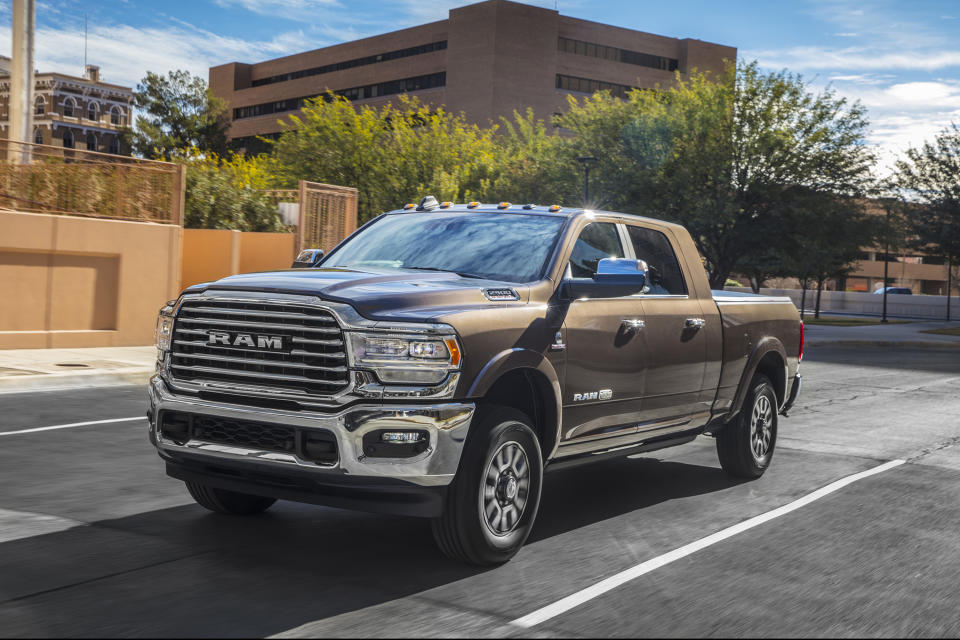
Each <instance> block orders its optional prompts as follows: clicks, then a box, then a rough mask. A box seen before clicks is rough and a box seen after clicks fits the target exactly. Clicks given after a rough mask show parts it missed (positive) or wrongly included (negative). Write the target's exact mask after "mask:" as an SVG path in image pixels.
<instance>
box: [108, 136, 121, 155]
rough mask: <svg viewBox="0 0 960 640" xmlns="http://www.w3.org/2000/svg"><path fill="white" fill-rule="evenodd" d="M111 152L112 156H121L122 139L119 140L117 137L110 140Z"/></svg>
mask: <svg viewBox="0 0 960 640" xmlns="http://www.w3.org/2000/svg"><path fill="white" fill-rule="evenodd" d="M109 151H110V153H112V154H113V155H115V156H118V155H120V138H118V137H116V136H114V137H112V138H110V148H109Z"/></svg>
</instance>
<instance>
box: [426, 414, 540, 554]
mask: <svg viewBox="0 0 960 640" xmlns="http://www.w3.org/2000/svg"><path fill="white" fill-rule="evenodd" d="M542 485H543V459H542V457H541V453H540V443H539V441H538V439H537V436H536V434H535V433H534V431H533V427H532V426H531V424H530V419H529V418H528V417H527V416H526V415H524V414H523V413H521V412H519V411H516V410H514V409H510V408H508V407H488V408H486V410H485V411H483V415H481V416H480V419H479V420H478V422H477V423H475V424H474V425H473V426H472V427H471V435H470V438H468V440H467V445H466V448H465V450H464V452H463V458H462V459H461V461H460V469H459V470H458V472H457V476H456V478H455V479H454V481H453V483H452V484H451V485H450V487H449V489H448V491H447V497H446V501H445V504H444V510H443V514H442V515H441V516H440V517H439V518H437V519H435V520H433V522H432V529H433V536H434V539H435V540H436V541H437V546H439V547H440V550H441V551H443V553H444V554H446V555H447V556H449V557H450V558H453V559H455V560H460V561H463V562H468V563H470V564H476V565H484V566H490V565H498V564H503V563H504V562H506V561H508V560H510V558H512V557H513V556H514V555H516V554H517V552H518V551H519V550H520V547H522V546H523V543H524V542H525V541H526V540H527V537H528V536H529V535H530V531H531V529H532V528H533V521H534V520H535V519H536V516H537V509H538V508H539V506H540V492H541V488H542Z"/></svg>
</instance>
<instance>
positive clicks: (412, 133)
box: [273, 93, 502, 222]
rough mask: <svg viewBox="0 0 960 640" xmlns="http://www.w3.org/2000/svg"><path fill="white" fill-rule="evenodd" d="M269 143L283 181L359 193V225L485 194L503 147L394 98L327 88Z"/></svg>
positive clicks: (455, 119)
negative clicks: (357, 96) (359, 98)
mask: <svg viewBox="0 0 960 640" xmlns="http://www.w3.org/2000/svg"><path fill="white" fill-rule="evenodd" d="M289 120H290V123H288V128H287V130H286V131H284V132H283V133H282V134H281V135H280V138H279V139H278V140H277V141H276V143H275V144H274V146H273V153H274V159H275V161H276V167H277V173H278V175H279V176H280V177H281V179H282V180H284V181H285V182H286V183H288V184H290V185H292V184H294V183H295V182H296V181H297V180H311V181H316V182H326V183H332V184H339V185H345V186H352V187H356V188H357V190H358V192H359V193H358V197H359V203H358V209H359V211H358V213H359V215H358V217H359V221H360V222H365V221H367V220H369V219H370V218H372V217H374V216H376V215H378V214H380V213H382V212H383V211H387V210H390V209H395V208H397V207H398V206H399V205H401V204H403V203H405V202H417V201H419V200H420V198H421V197H423V196H424V195H426V194H428V193H430V194H433V195H435V196H436V197H437V198H438V199H440V200H457V201H461V202H462V201H466V200H473V199H479V198H481V197H483V196H484V195H486V194H488V193H489V192H490V188H491V185H492V182H493V180H494V179H495V177H496V176H497V174H498V172H499V166H500V159H501V157H502V149H501V147H500V146H498V144H497V143H496V142H495V139H494V138H495V132H496V129H495V128H490V129H481V128H480V127H477V126H476V125H472V124H469V123H468V122H467V121H466V120H465V118H464V117H463V116H462V115H454V114H451V113H450V112H448V111H445V110H444V109H443V108H436V109H431V108H429V107H427V106H425V105H422V104H420V103H419V101H418V100H417V99H416V98H411V97H408V96H405V95H401V96H400V97H399V98H398V100H397V102H396V104H388V105H386V106H384V107H381V108H379V109H378V108H375V107H370V106H368V105H363V106H354V105H353V104H351V103H350V101H349V100H347V99H346V98H344V97H342V96H336V95H333V94H331V93H328V94H327V95H325V96H321V97H319V98H315V99H312V100H308V101H307V103H306V104H305V105H304V108H303V111H302V115H298V116H290V117H289Z"/></svg>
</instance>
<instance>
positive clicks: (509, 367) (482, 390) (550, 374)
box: [467, 347, 563, 459]
mask: <svg viewBox="0 0 960 640" xmlns="http://www.w3.org/2000/svg"><path fill="white" fill-rule="evenodd" d="M517 369H533V370H535V371H537V372H539V373H540V374H542V375H543V377H544V378H545V379H546V381H547V382H548V383H549V386H550V389H551V390H552V395H553V398H552V400H553V404H554V407H555V412H554V415H555V416H556V425H552V426H553V429H555V431H556V433H555V434H554V445H553V450H552V451H550V452H549V455H547V456H545V458H546V459H549V458H551V457H553V454H554V453H556V448H557V445H558V444H559V442H560V426H561V424H562V423H563V419H562V416H563V405H562V398H563V395H562V392H561V390H560V378H559V376H558V375H557V371H556V369H554V367H553V365H552V364H551V363H550V361H549V360H548V359H547V358H546V357H544V355H543V354H542V353H538V352H536V351H532V350H530V349H522V348H519V347H518V348H514V349H506V350H504V351H501V352H500V353H498V354H496V355H495V356H493V357H492V358H491V359H490V361H489V362H488V363H487V364H486V365H484V367H483V369H481V370H480V373H479V374H477V377H476V378H475V379H474V380H473V383H472V384H471V385H470V388H469V389H468V390H467V397H468V398H481V397H483V396H484V395H486V393H487V391H489V390H490V388H491V387H492V386H493V385H494V383H496V381H497V380H499V379H500V378H501V377H503V376H504V375H505V374H507V373H509V372H511V371H515V370H517ZM549 400H550V399H549V398H548V399H547V401H549Z"/></svg>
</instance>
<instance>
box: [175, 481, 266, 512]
mask: <svg viewBox="0 0 960 640" xmlns="http://www.w3.org/2000/svg"><path fill="white" fill-rule="evenodd" d="M184 484H186V485H187V491H189V492H190V495H191V496H193V499H194V500H196V501H197V504H199V505H200V506H202V507H205V508H207V509H209V510H210V511H213V512H215V513H224V514H227V515H232V516H252V515H255V514H257V513H263V512H264V511H266V510H267V509H269V508H270V507H271V506H272V505H273V503H274V502H276V501H277V500H276V498H265V497H263V496H253V495H250V494H247V493H237V492H235V491H227V490H226V489H216V488H214V487H210V486H207V485H205V484H200V483H199V482H185V483H184Z"/></svg>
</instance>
